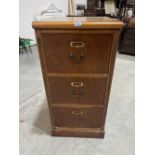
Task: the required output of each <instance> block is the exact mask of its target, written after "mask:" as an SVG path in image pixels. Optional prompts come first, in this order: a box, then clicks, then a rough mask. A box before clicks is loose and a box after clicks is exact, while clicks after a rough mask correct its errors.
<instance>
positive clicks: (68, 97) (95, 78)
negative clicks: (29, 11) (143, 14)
mask: <svg viewBox="0 0 155 155" xmlns="http://www.w3.org/2000/svg"><path fill="white" fill-rule="evenodd" d="M122 25H123V23H122V22H120V21H118V20H116V19H110V18H105V17H78V18H77V17H65V18H52V19H48V20H47V19H45V20H42V21H34V22H33V23H32V26H33V28H34V29H35V33H36V39H37V43H38V49H39V55H40V62H41V67H42V73H43V79H44V84H45V90H46V95H47V100H48V107H49V112H50V117H51V124H52V130H51V133H52V135H53V136H73V137H74V136H75V137H96V138H97V137H98V138H101V137H104V132H105V131H104V126H105V120H106V114H107V107H108V100H109V94H110V88H111V82H112V76H113V70H114V63H115V57H116V50H117V42H118V38H119V34H120V29H121V28H122Z"/></svg>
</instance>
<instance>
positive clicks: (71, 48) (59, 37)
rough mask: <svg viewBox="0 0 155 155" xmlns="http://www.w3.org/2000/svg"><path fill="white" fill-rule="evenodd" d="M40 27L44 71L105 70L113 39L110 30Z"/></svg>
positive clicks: (81, 71)
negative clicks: (41, 28)
mask: <svg viewBox="0 0 155 155" xmlns="http://www.w3.org/2000/svg"><path fill="white" fill-rule="evenodd" d="M52 32H53V31H48V30H46V31H42V32H41V40H42V46H43V49H44V59H45V65H46V70H47V72H49V73H50V72H52V73H60V72H61V73H97V74H100V73H107V72H108V65H109V61H110V55H111V47H112V42H113V33H112V32H106V31H102V33H101V32H96V33H93V31H84V32H83V31H82V30H81V31H78V32H77V31H69V30H68V31H65V32H62V31H61V30H60V31H59V33H58V32H57V33H52Z"/></svg>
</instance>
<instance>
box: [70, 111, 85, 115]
mask: <svg viewBox="0 0 155 155" xmlns="http://www.w3.org/2000/svg"><path fill="white" fill-rule="evenodd" d="M72 114H73V115H83V112H82V111H72Z"/></svg>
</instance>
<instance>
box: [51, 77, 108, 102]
mask: <svg viewBox="0 0 155 155" xmlns="http://www.w3.org/2000/svg"><path fill="white" fill-rule="evenodd" d="M106 81H107V80H106V78H103V77H98V78H96V77H95V78H89V77H58V76H57V77H55V76H54V77H49V87H50V92H51V101H52V103H55V104H59V103H61V104H65V103H67V104H68V103H69V104H103V100H104V94H105V89H106Z"/></svg>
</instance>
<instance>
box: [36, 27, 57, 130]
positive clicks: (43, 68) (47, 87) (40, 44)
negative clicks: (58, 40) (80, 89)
mask: <svg viewBox="0 0 155 155" xmlns="http://www.w3.org/2000/svg"><path fill="white" fill-rule="evenodd" d="M35 34H36V39H37V44H38V51H39V57H40V64H41V69H42V75H43V81H44V86H45V92H46V96H47V101H48V108H49V113H50V119H51V124H52V128H54V119H53V115H52V113H51V111H52V107H51V106H50V105H49V104H50V102H51V101H50V91H49V83H48V78H47V76H46V69H45V62H44V58H43V48H42V43H41V38H40V31H39V29H36V30H35Z"/></svg>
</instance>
